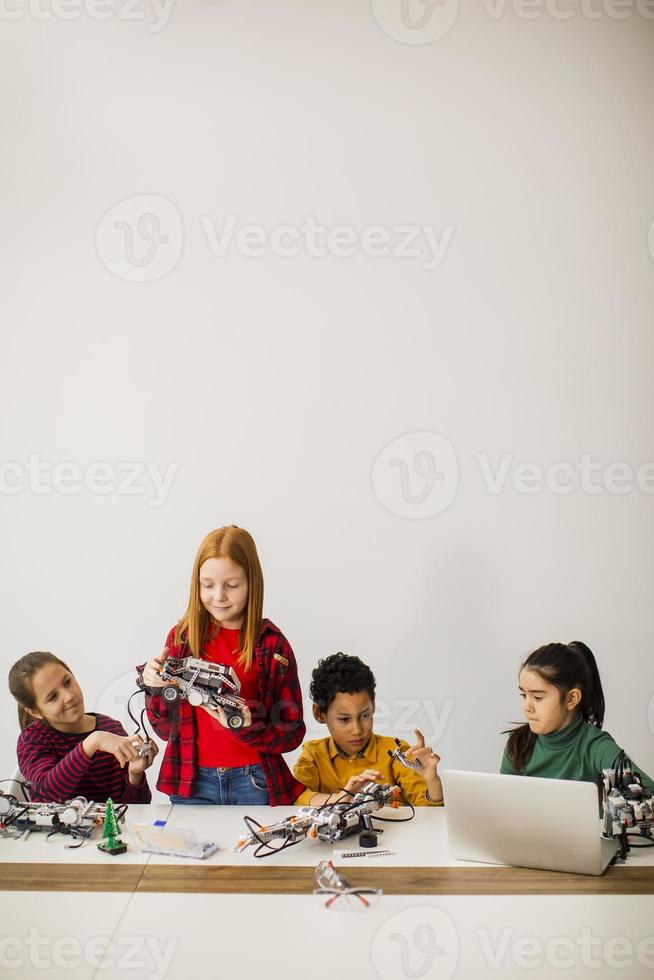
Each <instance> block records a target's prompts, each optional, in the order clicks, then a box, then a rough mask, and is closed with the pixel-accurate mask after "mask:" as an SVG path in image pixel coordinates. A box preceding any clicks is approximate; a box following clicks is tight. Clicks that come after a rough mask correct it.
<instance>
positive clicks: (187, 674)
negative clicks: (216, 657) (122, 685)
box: [139, 657, 246, 730]
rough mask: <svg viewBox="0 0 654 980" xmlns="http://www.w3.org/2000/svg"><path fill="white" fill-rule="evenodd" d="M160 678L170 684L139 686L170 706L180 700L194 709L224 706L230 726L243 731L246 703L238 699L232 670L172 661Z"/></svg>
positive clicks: (202, 662)
mask: <svg viewBox="0 0 654 980" xmlns="http://www.w3.org/2000/svg"><path fill="white" fill-rule="evenodd" d="M161 679H162V680H164V681H167V682H168V683H167V684H166V685H165V686H164V687H146V686H145V685H144V684H143V683H142V682H141V681H140V680H139V686H140V687H141V688H143V690H145V691H147V692H148V693H149V694H160V695H161V697H162V698H163V699H164V701H168V702H169V703H172V702H174V701H177V699H178V698H181V699H182V700H184V699H185V700H187V701H188V703H189V704H192V705H194V706H195V707H199V706H200V705H202V704H206V705H207V706H208V707H210V708H214V709H215V708H217V707H221V708H222V709H223V711H224V712H225V715H226V716H227V724H228V725H229V727H230V728H231V729H233V730H236V729H238V728H242V726H243V722H244V717H243V709H244V708H245V706H246V704H245V701H244V700H243V698H240V697H239V696H238V694H239V691H240V690H241V682H240V680H239V679H238V677H237V675H236V674H235V672H234V670H233V668H232V667H227V666H226V665H225V664H214V663H211V662H210V661H208V660H199V659H197V658H196V657H183V658H182V659H176V658H170V659H168V660H166V662H165V663H164V665H163V667H162V668H161Z"/></svg>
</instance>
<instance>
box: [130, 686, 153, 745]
mask: <svg viewBox="0 0 654 980" xmlns="http://www.w3.org/2000/svg"><path fill="white" fill-rule="evenodd" d="M137 694H143V691H142V690H141V688H137V690H136V691H132V693H131V694H130V696H129V697H128V699H127V714H128V715H129V716H130V718H131V719H132V721H133V722H134V724H135V725H136V731H135V732H134V734H135V735H138V734H139V732H141V731H142V732H143V736H144V739H143V740H144V741H146V742H147V741H150V740H151V738H150V735H149V734H148V730H147V727H146V724H145V716H146V713H147V708H145V707H144V708H142V710H141V720H140V721H137V719H136V718H135V717H134V715H133V714H132V709H131V707H130V702H131V700H132V698H135V697H136V696H137Z"/></svg>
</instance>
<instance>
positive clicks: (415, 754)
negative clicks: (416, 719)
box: [406, 728, 441, 782]
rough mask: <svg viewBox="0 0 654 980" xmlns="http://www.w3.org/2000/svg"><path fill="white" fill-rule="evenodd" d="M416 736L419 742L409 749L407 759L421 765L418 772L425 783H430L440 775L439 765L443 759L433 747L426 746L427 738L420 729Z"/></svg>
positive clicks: (415, 733)
mask: <svg viewBox="0 0 654 980" xmlns="http://www.w3.org/2000/svg"><path fill="white" fill-rule="evenodd" d="M414 735H415V736H416V740H417V741H416V744H415V745H412V746H411V748H410V749H407V751H406V757H407V759H409V760H410V761H415V762H419V763H420V769H418V770H417V772H418V773H419V774H420V775H421V776H422V777H423V779H424V780H425V782H429V781H430V779H433V778H434V777H435V776H437V775H438V763H439V762H440V761H441V757H440V756H439V755H436V753H435V752H434V750H433V749H432V748H431V746H429V745H425V736H424V735H423V734H422V732H421V731H420V730H419V729H417V728H416V729H415V731H414Z"/></svg>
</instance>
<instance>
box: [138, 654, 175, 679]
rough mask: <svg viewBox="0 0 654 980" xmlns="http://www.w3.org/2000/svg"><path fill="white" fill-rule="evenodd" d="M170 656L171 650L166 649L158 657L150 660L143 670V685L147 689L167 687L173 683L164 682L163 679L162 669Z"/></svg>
mask: <svg viewBox="0 0 654 980" xmlns="http://www.w3.org/2000/svg"><path fill="white" fill-rule="evenodd" d="M169 656H170V650H169V649H168V647H164V649H163V650H162V652H161V653H160V654H159V656H158V657H153V658H152V660H148V662H147V664H146V665H145V667H144V668H143V674H142V678H143V683H144V684H145V686H146V687H165V686H166V685H167V684H170V683H171V682H170V681H162V679H161V668H162V667H163V665H164V664H165V662H166V661H167V660H168V657H169Z"/></svg>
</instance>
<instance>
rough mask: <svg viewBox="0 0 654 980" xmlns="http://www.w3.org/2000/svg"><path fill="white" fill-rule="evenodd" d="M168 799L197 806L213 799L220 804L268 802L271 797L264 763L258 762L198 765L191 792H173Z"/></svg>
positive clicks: (261, 803)
mask: <svg viewBox="0 0 654 980" xmlns="http://www.w3.org/2000/svg"><path fill="white" fill-rule="evenodd" d="M170 802H171V803H182V804H183V803H191V804H194V805H196V806H197V805H198V804H206V805H210V804H212V803H214V804H216V803H217V804H220V805H223V806H268V804H269V802H270V797H269V795H268V786H267V783H266V777H265V775H264V771H263V767H262V766H260V765H259V764H258V763H257V764H256V765H254V766H237V767H235V768H234V769H216V768H215V767H211V768H207V767H206V766H198V768H197V775H196V777H195V779H194V780H193V796H177V795H175V794H173V796H171V797H170Z"/></svg>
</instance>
